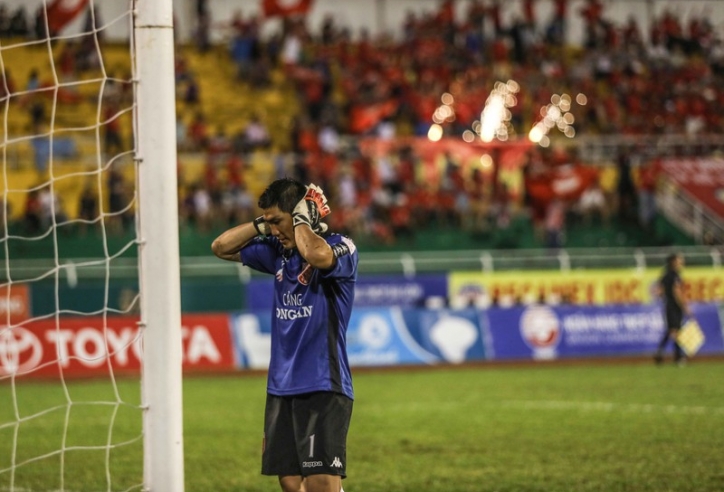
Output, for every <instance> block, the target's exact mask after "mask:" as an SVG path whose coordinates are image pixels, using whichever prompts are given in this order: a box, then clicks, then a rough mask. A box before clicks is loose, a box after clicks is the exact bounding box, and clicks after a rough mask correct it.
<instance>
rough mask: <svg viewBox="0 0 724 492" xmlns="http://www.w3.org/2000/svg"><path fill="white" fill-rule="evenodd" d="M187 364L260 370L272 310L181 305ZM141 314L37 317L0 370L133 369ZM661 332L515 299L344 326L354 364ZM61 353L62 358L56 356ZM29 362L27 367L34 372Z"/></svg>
mask: <svg viewBox="0 0 724 492" xmlns="http://www.w3.org/2000/svg"><path fill="white" fill-rule="evenodd" d="M693 315H694V317H695V318H696V320H697V322H698V326H699V327H700V329H701V334H702V335H703V339H702V340H701V345H700V348H699V349H698V350H699V352H698V353H699V354H702V355H719V354H722V353H724V343H723V342H722V312H721V309H720V308H719V306H718V305H717V304H711V303H709V304H695V305H693ZM181 322H182V326H181V333H182V343H183V366H184V370H185V372H186V373H203V372H232V371H243V370H264V369H266V368H267V367H268V365H269V358H270V351H271V316H270V313H269V311H268V310H261V311H260V310H254V311H246V312H237V313H231V314H228V313H206V314H185V315H184V316H183V317H182V321H181ZM137 323H138V318H137V317H133V316H117V317H108V318H104V317H102V316H97V317H82V318H78V317H64V318H62V319H61V321H60V323H59V324H56V321H55V320H54V319H44V320H36V321H33V322H32V323H28V324H25V325H21V326H18V327H16V328H15V330H14V339H13V340H12V342H11V343H10V345H11V346H9V347H6V346H5V345H7V344H8V341H7V340H5V339H0V354H2V353H5V354H10V355H12V357H10V358H8V357H0V376H4V375H6V374H7V372H8V371H9V370H10V369H9V368H10V367H12V368H13V370H14V371H16V373H17V374H18V375H21V374H25V373H29V374H27V376H29V377H35V378H55V377H58V375H59V372H61V371H62V375H63V377H64V378H74V377H95V376H107V375H108V372H109V369H110V368H109V364H108V362H107V361H110V365H111V366H112V369H113V372H114V374H135V373H137V372H138V371H139V370H140V363H139V360H140V358H141V354H142V350H143V349H142V346H141V338H140V334H139V329H138V324H137ZM663 332H664V323H663V319H662V316H661V308H660V306H657V305H631V306H624V305H618V306H542V305H531V306H526V307H523V306H519V307H512V308H490V309H475V308H467V309H456V310H451V309H424V308H408V309H404V308H401V307H379V308H358V309H355V310H354V311H353V313H352V317H351V319H350V324H349V330H348V332H347V349H348V354H349V361H350V364H351V365H352V366H353V367H364V366H367V367H369V366H375V367H378V366H399V365H438V364H462V363H466V362H479V361H489V360H553V359H565V358H585V357H601V356H604V357H616V356H627V355H644V354H648V355H650V354H653V353H654V351H655V349H656V346H657V344H658V341H659V340H660V339H661V336H662V334H663ZM56 359H58V360H59V362H58V363H55V362H54V361H55V360H56ZM30 371H32V372H30Z"/></svg>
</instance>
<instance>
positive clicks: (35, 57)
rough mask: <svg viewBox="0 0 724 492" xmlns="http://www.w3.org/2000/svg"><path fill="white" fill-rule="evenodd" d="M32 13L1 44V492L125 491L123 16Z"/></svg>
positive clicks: (136, 470) (131, 465)
mask: <svg viewBox="0 0 724 492" xmlns="http://www.w3.org/2000/svg"><path fill="white" fill-rule="evenodd" d="M33 3H34V2H28V4H27V5H28V6H29V7H32V6H33ZM35 3H36V4H37V6H38V7H39V10H38V11H37V13H38V14H39V15H37V16H34V15H33V14H35V12H30V13H29V18H30V19H29V23H30V24H31V26H32V23H33V21H34V20H35V19H37V20H39V21H40V24H39V25H38V27H37V28H36V29H35V30H34V31H33V30H32V27H31V32H30V33H28V34H27V36H21V37H11V38H2V39H0V70H2V79H0V94H1V95H2V98H0V110H2V141H1V142H0V145H1V146H2V156H1V158H2V176H1V177H0V181H1V182H2V187H1V188H0V193H2V200H1V201H0V204H1V205H2V207H1V208H2V210H0V213H1V215H2V217H0V220H1V224H2V228H1V230H0V236H1V237H0V255H1V258H0V261H1V264H2V269H1V271H2V273H1V274H0V275H1V278H0V491H7V490H10V491H21V490H22V491H26V490H67V491H75V490H136V489H140V488H142V482H143V477H142V474H143V472H142V467H143V463H142V447H143V446H142V425H141V420H142V409H141V404H140V401H139V399H140V389H139V386H140V381H139V378H138V376H137V375H135V376H133V377H128V378H119V377H118V376H119V374H121V373H122V372H123V371H125V370H127V371H128V372H129V373H130V374H137V369H138V367H137V365H138V359H139V352H140V343H139V340H140V332H139V327H138V326H137V323H136V321H135V320H136V317H135V313H136V311H137V309H138V305H139V296H138V280H137V268H136V263H137V262H136V260H135V258H134V257H135V255H136V244H137V237H138V234H137V231H136V227H135V220H134V212H135V204H136V193H135V182H136V174H137V166H136V160H135V158H134V157H135V155H136V152H135V149H136V145H135V143H134V142H135V140H134V137H133V135H134V132H133V128H132V127H133V112H134V109H135V108H134V99H135V98H134V80H135V77H134V75H133V74H134V67H133V56H132V53H133V47H132V38H133V36H132V35H131V32H132V31H131V29H132V8H131V5H130V2H128V3H129V5H127V6H126V9H125V12H123V13H122V14H121V15H119V16H117V17H115V18H113V19H102V18H101V15H100V14H101V12H102V11H100V10H99V8H98V7H97V6H94V5H93V3H92V2H88V1H87V0H74V1H66V0H44V1H43V2H42V4H39V3H38V2H35ZM76 8H78V9H80V10H79V12H78V13H77V15H78V17H79V19H76V20H74V21H73V20H71V18H72V16H73V13H74V12H73V11H74V9H76ZM80 19H85V20H83V21H81V20H80ZM64 21H67V23H68V25H70V24H71V23H75V25H78V26H80V27H78V28H77V29H67V28H64V26H63V25H62V24H63V22H64ZM59 26H60V27H59ZM109 30H113V31H114V32H116V33H117V32H119V30H120V31H123V30H125V31H126V32H127V35H126V37H125V40H123V39H122V36H121V38H120V39H119V37H118V36H114V39H113V40H109V39H107V36H105V33H107V32H109ZM48 33H49V34H48ZM134 361H135V362H134ZM87 375H93V376H95V377H94V378H93V379H92V380H90V381H88V380H84V381H82V382H78V381H77V380H76V379H77V376H87Z"/></svg>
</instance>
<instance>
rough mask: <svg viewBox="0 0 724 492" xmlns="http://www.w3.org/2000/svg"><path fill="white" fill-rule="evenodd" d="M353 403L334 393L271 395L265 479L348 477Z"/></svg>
mask: <svg viewBox="0 0 724 492" xmlns="http://www.w3.org/2000/svg"><path fill="white" fill-rule="evenodd" d="M351 417H352V400H350V399H349V398H348V397H346V396H345V395H342V394H339V393H332V392H318V393H308V394H304V395H295V396H275V395H270V394H267V397H266V411H265V413H264V445H263V452H262V458H261V473H262V474H263V475H277V476H290V475H301V476H307V475H340V476H341V477H342V478H344V477H346V476H347V430H348V429H349V422H350V419H351Z"/></svg>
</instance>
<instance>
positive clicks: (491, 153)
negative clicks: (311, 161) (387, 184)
mask: <svg viewBox="0 0 724 492" xmlns="http://www.w3.org/2000/svg"><path fill="white" fill-rule="evenodd" d="M359 146H360V150H361V151H362V152H363V153H364V154H365V155H366V156H368V157H370V158H372V159H378V158H382V157H388V156H390V155H393V154H394V153H395V152H397V151H399V149H402V148H404V147H407V146H409V147H410V148H411V149H412V150H413V152H414V154H415V156H416V157H418V158H419V159H420V163H421V164H422V169H421V171H420V172H421V173H422V174H421V178H422V179H424V180H425V182H428V183H439V182H440V179H441V173H442V170H443V169H444V168H445V166H444V161H445V160H447V159H450V160H452V161H453V162H455V163H456V164H457V165H459V166H460V167H461V169H462V171H463V174H468V173H469V172H470V169H471V168H475V167H481V158H483V161H485V162H486V163H487V162H489V165H487V164H484V165H482V170H483V173H484V174H486V175H489V176H493V175H494V176H496V180H497V181H499V182H503V183H505V184H506V186H507V188H508V193H509V195H510V197H511V198H514V199H517V198H518V197H519V196H521V193H522V181H521V179H520V177H521V172H520V169H521V167H522V166H523V164H524V163H525V157H526V153H527V152H528V149H529V148H530V146H531V143H530V142H529V141H527V140H525V141H521V142H515V143H513V142H490V143H484V142H479V141H477V142H472V143H467V142H465V141H463V140H462V139H460V138H452V137H451V138H443V139H441V140H439V141H437V142H433V141H431V140H430V139H428V138H427V137H401V138H396V139H394V140H385V139H377V138H364V139H362V140H360V144H359ZM485 157H488V158H489V161H488V160H486V159H484V158H485Z"/></svg>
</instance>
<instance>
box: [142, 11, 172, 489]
mask: <svg viewBox="0 0 724 492" xmlns="http://www.w3.org/2000/svg"><path fill="white" fill-rule="evenodd" d="M133 6H134V12H133V13H134V24H133V45H134V48H133V49H134V63H135V64H136V78H137V83H136V106H135V108H136V115H135V116H136V119H135V123H136V124H135V126H136V128H135V131H136V141H137V146H138V147H137V148H138V155H137V156H136V158H137V159H138V174H137V176H138V177H137V181H138V183H137V189H138V197H139V206H138V220H139V229H138V230H139V232H140V237H139V250H138V252H139V254H138V257H139V282H140V292H141V298H140V301H141V320H140V323H141V327H142V328H143V332H144V340H143V345H144V350H143V364H142V383H141V384H142V404H143V405H144V414H143V431H144V436H143V455H144V458H143V460H144V464H143V482H144V489H145V490H149V491H153V492H157V491H168V492H182V491H183V490H184V460H183V411H182V405H183V402H182V373H181V362H182V351H181V294H180V291H181V289H180V273H179V244H178V242H179V239H178V202H177V193H178V192H177V186H176V185H177V176H176V103H175V88H174V87H175V83H174V36H173V4H172V0H134V3H133Z"/></svg>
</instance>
